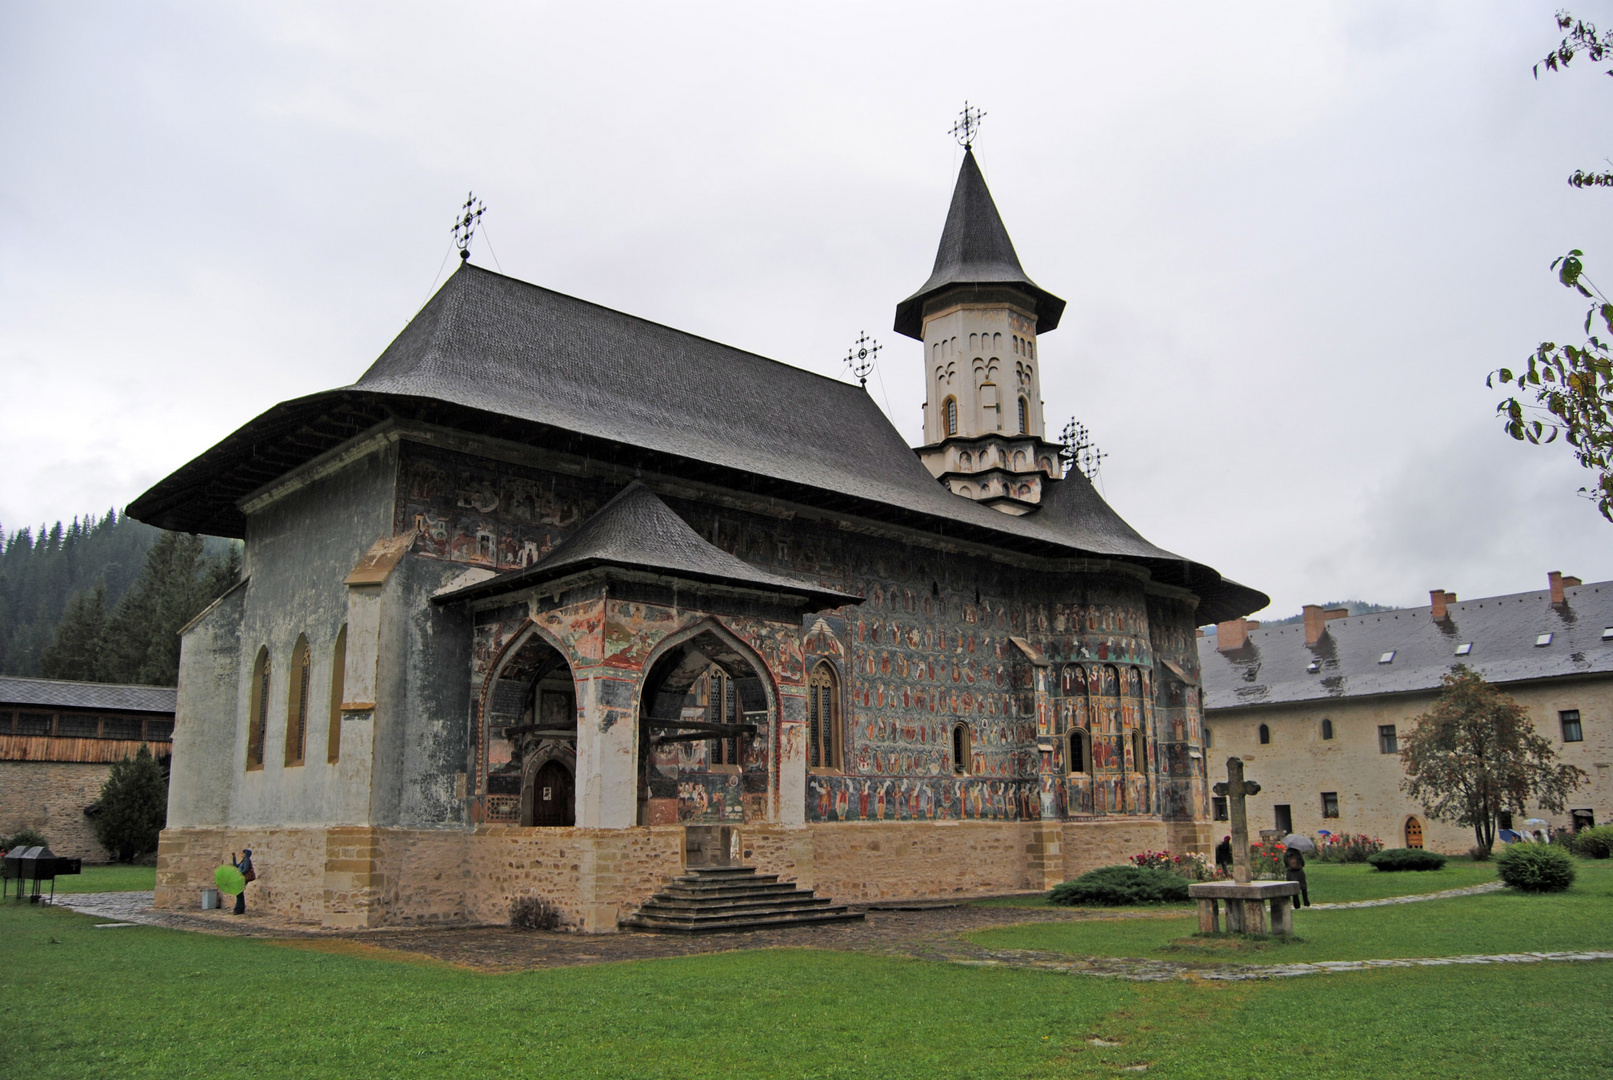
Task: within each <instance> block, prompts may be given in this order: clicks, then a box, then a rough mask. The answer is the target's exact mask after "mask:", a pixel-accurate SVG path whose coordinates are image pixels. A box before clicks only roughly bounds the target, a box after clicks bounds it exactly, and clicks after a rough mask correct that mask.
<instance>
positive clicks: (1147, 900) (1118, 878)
mask: <svg viewBox="0 0 1613 1080" xmlns="http://www.w3.org/2000/svg"><path fill="white" fill-rule="evenodd" d="M1048 899H1049V900H1050V901H1052V902H1053V903H1055V904H1067V905H1069V906H1071V907H1076V906H1085V905H1089V904H1091V905H1099V906H1104V907H1117V906H1129V905H1132V904H1174V903H1180V902H1181V901H1183V900H1186V899H1187V879H1186V878H1184V877H1181V876H1180V875H1178V874H1175V873H1172V872H1171V871H1169V870H1152V869H1146V868H1144V867H1140V866H1100V867H1098V868H1097V869H1096V870H1088V871H1087V872H1086V873H1084V874H1082V875H1081V876H1080V877H1078V878H1076V879H1075V880H1074V881H1065V882H1061V883H1060V884H1058V885H1055V886H1053V891H1052V892H1051V893H1049V894H1048Z"/></svg>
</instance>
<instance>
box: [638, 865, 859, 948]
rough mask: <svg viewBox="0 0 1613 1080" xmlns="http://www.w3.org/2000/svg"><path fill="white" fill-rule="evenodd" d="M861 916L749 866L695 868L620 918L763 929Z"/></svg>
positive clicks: (659, 924) (707, 929) (657, 926)
mask: <svg viewBox="0 0 1613 1080" xmlns="http://www.w3.org/2000/svg"><path fill="white" fill-rule="evenodd" d="M861 918H863V913H862V912H860V911H852V910H851V909H849V908H848V907H846V905H844V904H835V903H833V902H832V901H831V900H829V899H828V898H827V897H821V896H814V895H813V892H812V890H811V889H800V888H797V887H796V886H794V885H792V884H789V883H788V882H780V881H779V880H778V875H777V874H758V873H757V872H756V870H755V868H754V867H749V866H714V867H698V868H695V869H692V870H691V871H690V872H689V873H687V874H684V875H683V876H681V877H679V878H676V879H674V880H673V881H672V882H670V883H669V884H668V885H667V887H666V888H665V889H663V890H662V891H660V892H658V893H656V894H655V895H654V896H652V897H650V898H649V899H648V900H646V901H645V902H644V906H643V907H641V908H639V909H638V910H637V911H635V912H634V913H633V914H631V915H629V916H628V917H627V918H625V919H623V920H622V921H621V926H622V928H623V929H627V930H642V931H649V932H653V933H685V934H699V933H719V932H724V931H729V932H731V931H735V930H763V929H773V928H778V927H787V926H811V925H815V924H818V923H832V922H849V921H853V920H858V919H861Z"/></svg>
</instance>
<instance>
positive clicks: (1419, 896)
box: [1310, 881, 1506, 911]
mask: <svg viewBox="0 0 1613 1080" xmlns="http://www.w3.org/2000/svg"><path fill="white" fill-rule="evenodd" d="M1504 888H1506V886H1505V885H1503V884H1502V883H1501V882H1499V881H1487V882H1485V883H1484V884H1483V885H1469V886H1468V887H1467V888H1465V889H1446V890H1445V891H1444V892H1430V893H1414V894H1412V895H1411V896H1386V897H1384V898H1383V899H1382V900H1352V901H1350V902H1349V903H1348V904H1312V905H1311V906H1310V910H1311V911H1341V910H1343V909H1344V908H1362V907H1388V906H1389V905H1390V904H1416V903H1420V902H1421V901H1423V900H1449V899H1450V898H1451V897H1453V896H1478V895H1480V894H1482V893H1491V892H1499V891H1501V890H1502V889H1504Z"/></svg>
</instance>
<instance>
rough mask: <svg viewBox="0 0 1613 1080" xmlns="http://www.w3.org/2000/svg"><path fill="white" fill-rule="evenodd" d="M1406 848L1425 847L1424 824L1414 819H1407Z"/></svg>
mask: <svg viewBox="0 0 1613 1080" xmlns="http://www.w3.org/2000/svg"><path fill="white" fill-rule="evenodd" d="M1406 846H1407V847H1414V848H1420V847H1422V846H1423V823H1422V822H1420V821H1418V820H1417V819H1416V818H1414V817H1409V818H1407V819H1406Z"/></svg>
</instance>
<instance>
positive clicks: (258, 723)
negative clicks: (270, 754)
mask: <svg viewBox="0 0 1613 1080" xmlns="http://www.w3.org/2000/svg"><path fill="white" fill-rule="evenodd" d="M272 674H273V673H272V672H271V671H270V670H269V647H268V646H267V645H265V646H263V647H262V648H261V649H259V650H258V658H257V659H256V660H255V661H253V663H252V685H251V687H250V688H249V690H248V691H247V692H248V693H250V694H251V695H252V697H251V700H250V702H249V703H248V705H247V718H246V767H247V768H248V769H261V768H263V728H264V725H265V724H267V723H268V722H269V679H270V678H271V677H272Z"/></svg>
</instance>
